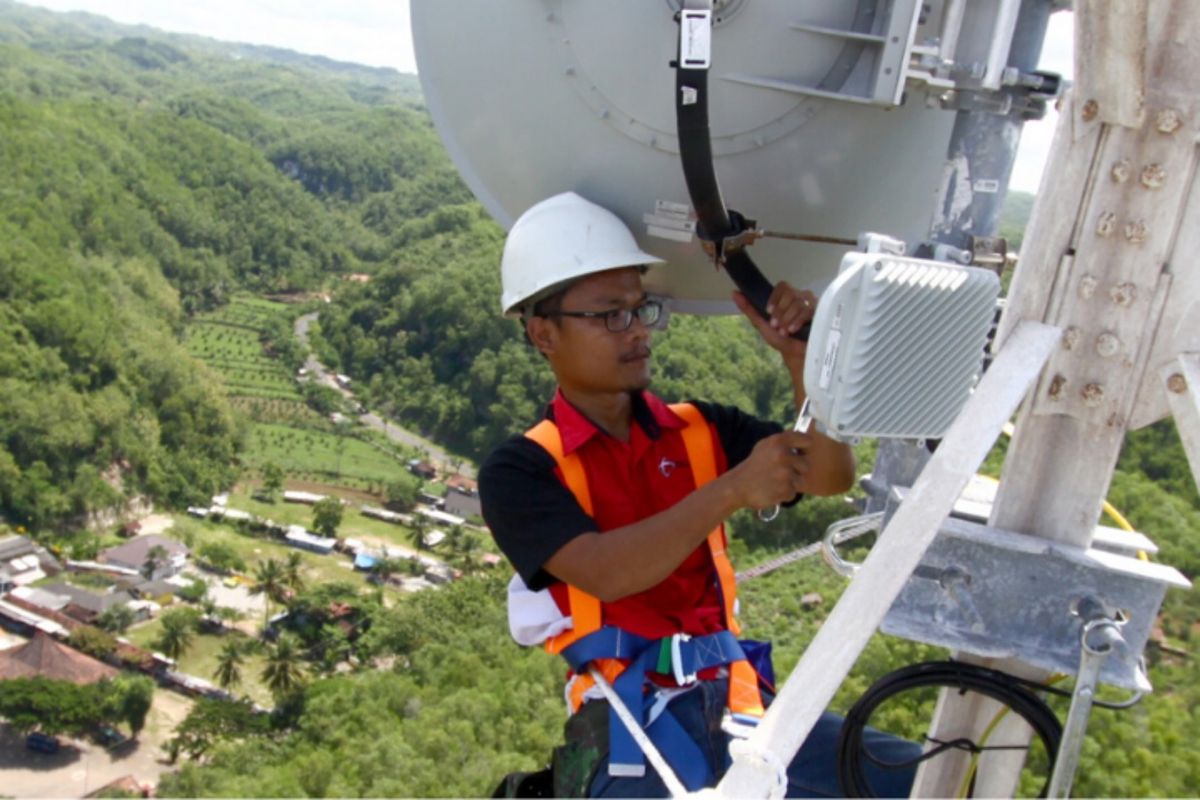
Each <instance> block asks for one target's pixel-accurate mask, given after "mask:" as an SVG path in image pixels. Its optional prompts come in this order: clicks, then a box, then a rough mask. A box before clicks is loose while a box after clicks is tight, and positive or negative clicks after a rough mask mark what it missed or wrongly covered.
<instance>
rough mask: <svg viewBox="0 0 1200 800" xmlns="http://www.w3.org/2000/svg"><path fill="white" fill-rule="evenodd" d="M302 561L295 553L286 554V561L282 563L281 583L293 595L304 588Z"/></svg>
mask: <svg viewBox="0 0 1200 800" xmlns="http://www.w3.org/2000/svg"><path fill="white" fill-rule="evenodd" d="M303 570H304V559H303V557H302V556H301V555H300V554H299V553H297V552H296V551H294V550H293V551H292V552H290V553H288V557H287V561H285V562H284V563H283V583H284V585H285V586H287V588H289V589H291V590H292V591H293V592H295V593H297V594H298V593H299V592H300V591H301V590H302V589H303V588H304V575H303Z"/></svg>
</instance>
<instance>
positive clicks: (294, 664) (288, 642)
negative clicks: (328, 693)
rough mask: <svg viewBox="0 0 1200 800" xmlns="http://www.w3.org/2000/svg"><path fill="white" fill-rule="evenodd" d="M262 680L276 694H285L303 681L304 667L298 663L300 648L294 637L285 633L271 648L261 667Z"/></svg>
mask: <svg viewBox="0 0 1200 800" xmlns="http://www.w3.org/2000/svg"><path fill="white" fill-rule="evenodd" d="M261 677H262V679H263V681H264V682H265V683H266V684H267V688H269V689H270V690H271V691H272V692H273V693H274V694H275V695H276V696H278V695H281V694H286V693H287V692H289V691H291V690H292V689H294V688H296V687H297V686H299V685H300V684H301V683H303V682H304V667H302V666H301V664H300V648H299V647H298V646H297V644H296V637H294V636H292V635H291V634H290V633H285V634H283V635H281V636H280V637H279V641H278V642H276V643H275V646H274V647H272V648H271V652H270V653H269V654H268V655H267V664H266V666H264V667H263V671H262V675H261Z"/></svg>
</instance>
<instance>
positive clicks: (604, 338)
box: [479, 193, 907, 796]
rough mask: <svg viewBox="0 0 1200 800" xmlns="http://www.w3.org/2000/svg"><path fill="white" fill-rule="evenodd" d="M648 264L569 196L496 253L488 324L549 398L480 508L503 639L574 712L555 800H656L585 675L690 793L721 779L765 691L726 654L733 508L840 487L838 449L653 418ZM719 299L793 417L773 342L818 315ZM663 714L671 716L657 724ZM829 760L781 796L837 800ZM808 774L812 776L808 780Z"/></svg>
mask: <svg viewBox="0 0 1200 800" xmlns="http://www.w3.org/2000/svg"><path fill="white" fill-rule="evenodd" d="M661 261H662V260H661V259H658V258H655V257H654V256H651V255H648V254H647V253H644V252H642V251H641V250H639V248H638V247H637V244H636V243H635V241H634V238H633V236H632V235H631V234H630V232H629V230H628V228H626V227H625V225H624V224H623V223H622V222H621V221H620V220H619V219H618V218H617V217H616V216H615V215H613V214H612V213H611V212H609V211H607V210H606V209H603V208H601V207H600V206H597V205H595V204H593V203H591V202H589V201H587V200H585V199H584V198H582V197H580V196H579V195H577V194H574V193H565V194H560V195H557V196H555V197H552V198H549V199H548V200H545V201H543V202H541V203H539V204H537V205H535V206H533V207H532V208H530V209H529V210H528V211H526V212H525V214H523V215H522V216H521V218H520V219H519V220H517V222H516V224H515V225H514V226H513V228H512V230H511V231H510V233H509V235H508V239H507V241H506V243H505V248H504V256H503V263H502V278H503V298H502V305H503V309H504V313H505V314H506V315H509V316H519V317H520V318H521V320H522V321H523V323H524V326H525V333H526V335H527V336H528V338H529V340H530V342H532V343H533V345H534V346H535V347H537V349H538V350H539V351H541V353H542V354H543V355H544V356H545V357H546V359H547V360H548V361H549V364H550V368H551V369H552V370H553V372H554V376H555V378H556V379H557V381H558V391H557V392H556V393H555V396H554V397H553V399H552V400H551V401H550V404H549V406H548V408H547V410H546V417H545V420H544V421H543V422H542V423H540V424H539V425H538V426H536V427H535V428H533V429H531V430H530V431H528V432H527V433H526V434H525V435H523V436H517V437H514V438H512V439H509V440H508V441H506V442H505V443H503V444H502V445H500V446H499V447H498V448H497V449H496V450H495V451H494V452H493V453H492V454H491V455H490V456H489V457H488V459H487V460H486V461H485V463H484V464H483V467H482V469H481V470H480V476H479V489H480V495H481V500H482V505H483V516H484V518H485V520H486V521H487V523H488V526H489V527H490V529H491V531H492V534H493V536H494V537H495V539H496V542H497V544H498V545H499V547H500V548H501V550H503V551H504V553H505V555H507V557H508V558H509V560H510V561H511V562H512V564H513V566H514V567H515V568H516V570H517V573H518V577H516V578H514V581H513V583H512V584H510V592H509V594H510V596H509V616H510V627H511V629H512V632H513V635H514V637H515V638H516V639H517V641H519V642H520V643H522V644H526V645H530V644H539V643H541V644H544V645H545V646H546V648H547V649H548V650H549V651H551V652H553V653H561V654H563V655H564V656H566V657H567V660H568V662H569V663H570V664H571V666H572V668H573V677H572V678H571V681H570V683H569V684H568V687H567V699H568V704H569V706H570V707H571V710H572V711H576V712H578V713H575V714H574V716H572V717H571V719H570V721H569V722H568V724H567V744H566V746H565V747H563V748H559V750H558V751H557V752H556V756H555V769H554V787H553V788H554V793H555V794H556V795H567V794H583V793H590V794H592V795H593V796H596V795H601V794H608V795H624V796H653V795H661V794H663V793H664V792H665V788H664V786H663V784H662V782H661V781H660V780H659V778H658V776H657V774H656V773H655V771H654V770H653V769H647V768H646V767H645V764H644V762H643V760H642V757H641V754H640V749H638V748H637V747H636V745H634V744H633V743H632V740H631V739H630V738H629V736H628V734H626V733H625V732H624V729H623V728H622V727H621V726H620V724H619V723H618V722H616V721H615V720H610V718H609V716H610V712H609V711H608V706H607V703H606V702H605V701H604V700H603V699H601V698H602V696H601V693H600V687H598V686H596V685H595V684H594V681H593V680H592V678H591V676H589V675H588V671H589V668H591V667H598V668H599V669H600V670H601V672H602V673H603V674H604V675H605V676H606V677H607V678H608V680H610V681H612V682H613V686H614V687H615V689H616V690H617V691H618V692H619V693H621V696H622V697H624V698H626V699H627V701H628V705H630V706H631V709H632V710H633V712H634V713H635V714H637V715H639V716H640V717H641V718H642V719H641V721H642V722H643V724H644V726H645V729H646V731H647V732H648V734H649V735H650V738H651V739H652V740H653V741H655V742H656V743H657V744H658V745H659V747H660V749H661V750H662V751H663V753H664V755H665V756H666V758H667V759H668V761H670V762H671V764H672V766H673V767H674V769H675V771H676V772H677V773H678V774H680V776H681V779H683V780H684V781H685V783H686V784H687V788H688V789H689V790H695V789H698V788H700V787H701V786H703V785H712V784H713V783H715V781H716V780H717V779H718V778H719V777H720V775H721V774H722V773H723V772H724V770H725V768H726V767H727V760H726V759H727V756H726V753H727V747H726V744H727V736H726V734H724V733H723V732H722V730H721V727H720V723H721V721H722V719H723V718H724V717H726V716H727V715H730V714H732V716H733V718H735V719H740V720H744V721H745V720H750V719H751V718H753V717H756V716H760V715H761V713H762V706H763V702H762V699H761V697H760V695H759V693H758V689H757V686H756V685H755V684H758V683H759V681H758V680H756V672H757V675H758V677H764V675H763V673H765V672H768V669H767V668H766V665H765V663H764V661H763V660H762V659H761V658H759V654H758V653H756V652H755V651H754V650H753V649H751V648H742V647H739V646H738V644H737V642H736V639H735V637H734V636H733V635H732V634H733V633H736V632H737V622H736V619H735V618H734V610H735V609H734V604H735V601H734V597H735V591H736V589H735V587H734V585H733V584H734V579H733V569H732V566H731V565H730V564H729V560H728V556H727V555H726V553H725V546H724V545H725V539H724V531H723V529H722V523H723V521H724V520H725V519H726V518H727V517H728V516H729V515H730V514H732V513H733V512H734V511H737V510H738V509H742V508H749V509H766V508H771V507H773V506H775V505H777V504H780V503H787V502H792V501H794V500H795V499H796V498H797V497H798V496H800V495H804V494H814V495H831V494H836V493H839V492H843V491H845V490H846V489H848V488H849V487H850V486H851V484H852V482H853V480H854V461H853V456H852V454H851V451H850V450H849V448H848V447H847V446H846V445H844V444H841V443H839V442H835V441H833V440H831V439H829V438H826V437H825V436H823V435H821V434H819V433H816V432H810V433H796V432H792V431H782V430H781V428H780V426H779V425H777V424H774V423H771V422H764V421H761V420H758V419H755V418H754V417H751V416H749V415H746V414H743V413H742V412H740V411H739V410H737V409H735V408H729V407H724V406H718V405H714V404H709V403H703V402H697V401H693V402H691V403H689V404H682V405H675V406H668V405H667V404H666V403H664V402H663V401H662V400H660V399H659V398H657V397H656V396H654V395H653V394H651V393H650V392H649V391H648V390H647V388H648V387H649V385H650V352H651V351H650V338H651V332H652V330H653V329H654V326H655V325H656V323H658V322H659V320H660V319H661V315H662V307H661V305H660V304H659V303H658V302H657V301H656V300H653V299H651V298H649V297H648V296H647V294H646V292H645V290H644V289H643V287H642V272H643V271H644V268H645V266H646V265H649V264H655V263H661ZM733 298H734V301H735V302H736V303H737V305H738V308H740V309H741V311H742V312H743V313H744V314H745V315H746V317H747V318H748V319H749V320H750V322H751V323H752V324H753V325H754V327H755V328H756V330H757V331H758V332H759V335H760V336H762V338H763V340H764V341H765V342H766V343H767V344H769V345H770V346H771V347H773V348H774V349H775V350H777V351H779V353H780V354H781V355H782V356H783V361H784V365H785V366H786V367H787V369H788V371H789V372H790V374H791V376H792V384H793V387H794V391H795V399H796V404H797V406H799V405H800V404H801V403H803V401H804V398H805V391H804V381H803V377H802V376H803V372H804V356H805V343H803V342H800V341H798V340H796V339H793V338H790V336H789V335H788V334H790V333H793V332H795V331H796V330H799V329H800V328H801V327H802V326H803V325H804V324H805V323H807V322H808V321H809V320H810V319H811V318H812V315H813V311H814V306H815V298H814V296H813V295H812V293H811V292H806V291H798V290H796V289H794V288H792V287H791V286H789V285H788V284H787V283H784V282H781V283H779V284H778V285H777V286H776V287H775V289H774V291H773V292H772V294H771V297H770V301H769V305H768V312H769V313H770V315H771V316H770V319H769V320H764V319H762V318H760V317H759V316H758V315H757V314H756V313H755V312H754V311H753V309H752V308H751V306H750V305H749V303H748V302H747V301H746V299H745V298H744V297H743V296H742V295H741V294H739V293H736V292H735V293H734V295H733ZM735 368H736V367H735ZM678 634H686V636H684V637H680V636H678ZM688 637H690V639H689V638H688ZM714 651H715V653H716V655H715V656H714V655H713V652H714ZM697 677H698V678H699V680H698V681H697V680H696V678H697ZM646 689H649V690H650V691H645V690H646ZM768 697H769V695H768ZM659 698H663V699H670V700H671V702H670V705H669V706H667V710H666V712H663V711H662V706H663V705H664V703H659V702H656V700H658V699H659ZM594 701H595V702H594ZM681 734H682V735H681ZM610 736H611V739H610ZM812 738H813V737H810V741H812ZM827 738H828V737H827ZM681 741H682V743H681ZM610 744H611V753H610V752H609V750H610ZM831 747H832V741H830V742H827V743H826V745H825V750H824V751H823V752H813V751H811V748H808V747H807V746H806V748H805V749H803V750H802V751H801V754H800V756H799V757H798V759H797V761H798V762H804V763H807V764H808V765H809V768H807V771H808V772H809V773H810V774H809V775H808V776H807V777H803V778H799V779H798V778H797V777H796V776H795V775H793V774H791V773H795V772H797V770H799V771H800V772H804V771H805V769H806V768H805V767H804V763H801V764H800V765H799V766H797V764H793V769H792V770H790V771H789V773H790V774H789V777H792V779H793V784H792V787H791V788H792V790H793V791H794V792H802V793H812V792H816V793H823V794H825V793H827V794H831V795H836V794H838V787H837V784H836V781H835V779H834V777H833V775H834V773H833V770H832V749H831ZM806 751H810V752H808V753H807V755H806ZM814 764H816V765H817V766H818V767H819V771H820V772H822V773H823V774H821V775H813V774H811V773H812V772H813V770H812V769H811V767H812V765H814ZM798 780H802V781H803V783H800V784H799V785H797V782H798ZM901 791H902V793H904V794H907V789H906V788H903V787H901Z"/></svg>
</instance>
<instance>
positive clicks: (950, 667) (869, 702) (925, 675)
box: [837, 661, 1062, 797]
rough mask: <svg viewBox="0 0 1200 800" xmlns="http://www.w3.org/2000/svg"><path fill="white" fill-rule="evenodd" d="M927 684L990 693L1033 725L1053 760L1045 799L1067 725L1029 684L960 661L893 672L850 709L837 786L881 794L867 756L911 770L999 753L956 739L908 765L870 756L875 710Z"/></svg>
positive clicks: (848, 793)
mask: <svg viewBox="0 0 1200 800" xmlns="http://www.w3.org/2000/svg"><path fill="white" fill-rule="evenodd" d="M926 686H938V687H944V688H949V689H956V690H958V691H959V692H960V693H965V692H968V691H970V692H977V693H979V694H982V695H986V696H987V697H990V698H992V699H993V700H996V701H997V702H999V703H1003V704H1004V705H1005V706H1008V707H1009V708H1010V709H1012V710H1013V712H1014V713H1016V714H1017V715H1019V716H1020V717H1021V718H1022V719H1024V720H1025V721H1026V722H1027V723H1029V726H1030V727H1031V728H1032V729H1033V732H1034V734H1036V735H1037V737H1038V738H1039V739H1041V740H1042V744H1043V746H1044V747H1045V748H1046V755H1047V758H1048V759H1049V761H1050V764H1049V766H1048V768H1047V773H1048V774H1047V778H1046V783H1045V784H1043V786H1042V789H1041V792H1040V794H1039V796H1041V797H1045V794H1046V790H1047V788H1049V785H1050V778H1049V773H1052V772H1053V770H1054V759H1055V757H1056V756H1057V754H1058V745H1059V742H1060V741H1061V740H1062V723H1061V722H1059V720H1058V717H1057V716H1056V715H1055V714H1054V712H1053V711H1052V710H1051V709H1050V707H1049V706H1047V705H1046V703H1045V702H1044V701H1043V700H1042V699H1041V698H1040V697H1038V696H1037V695H1036V694H1034V692H1033V690H1032V689H1030V688H1029V687H1028V686H1027V682H1026V681H1023V680H1021V679H1019V678H1016V677H1014V676H1012V675H1008V674H1007V673H1004V672H1000V671H999V670H994V669H988V668H986V667H979V666H975V665H972V664H964V663H961V662H958V661H930V662H926V663H923V664H914V665H912V666H909V667H903V668H901V669H898V670H896V671H894V672H890V673H888V674H887V675H885V676H883V677H882V678H880V679H879V680H877V681H876V682H875V683H874V684H873V685H872V686H871V688H870V689H868V690H867V691H866V693H865V694H864V695H863V696H862V697H860V698H859V699H858V702H856V703H855V704H854V705H853V707H851V709H850V712H849V713H848V714H847V715H846V721H845V724H843V725H842V731H841V734H840V735H839V736H838V750H837V752H838V783H839V785H840V787H841V790H842V793H843V794H845V795H846V796H847V797H875V796H876V795H875V793H874V792H873V791H872V789H871V785H870V783H869V781H868V780H867V776H866V774H865V772H864V766H865V764H864V758H865V759H867V760H869V761H870V762H871V763H873V764H875V765H876V766H878V767H880V768H882V769H907V768H911V767H913V766H915V765H917V764H918V763H920V762H921V761H925V760H926V759H929V758H933V757H934V756H937V755H940V754H941V753H943V752H945V751H947V750H951V749H956V750H967V751H970V752H980V751H982V750H987V749H1000V748H997V747H980V746H979V745H978V744H976V743H975V742H972V741H970V740H969V739H956V740H954V741H950V742H938V743H937V745H938V746H937V747H935V748H932V749H931V750H929V751H928V752H926V753H922V754H921V755H920V756H919V757H917V758H914V759H910V760H908V761H905V762H884V761H882V760H881V759H878V758H876V757H874V756H872V755H871V754H870V753H869V752H867V750H866V748H865V747H864V746H863V731H864V729H865V728H866V725H867V721H868V720H869V719H870V718H871V714H872V713H874V711H875V709H876V708H878V707H879V706H880V705H881V704H882V703H883V702H884V701H885V700H887V699H889V698H891V697H893V696H895V695H897V694H900V693H902V692H907V691H911V690H913V689H917V688H921V687H926Z"/></svg>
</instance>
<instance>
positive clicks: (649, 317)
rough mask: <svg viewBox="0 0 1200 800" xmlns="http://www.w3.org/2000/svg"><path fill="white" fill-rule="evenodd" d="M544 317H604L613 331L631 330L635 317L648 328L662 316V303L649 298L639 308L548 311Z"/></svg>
mask: <svg viewBox="0 0 1200 800" xmlns="http://www.w3.org/2000/svg"><path fill="white" fill-rule="evenodd" d="M541 316H543V317H584V318H588V319H603V320H604V327H606V328H608V329H609V330H610V331H612V332H613V333H621V332H622V331H627V330H629V326H630V325H632V324H633V318H634V317H637V318H638V321H639V322H641V323H642V324H643V325H645V326H646V327H647V328H650V327H653V326H654V324H655V323H656V322H658V320H659V318H660V317H662V303H660V302H659V301H657V300H647V301H646V302H644V303H642V304H641V305H640V306H638V307H637V308H614V309H612V310H611V311H548V312H546V313H545V314H542V315H541Z"/></svg>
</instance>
